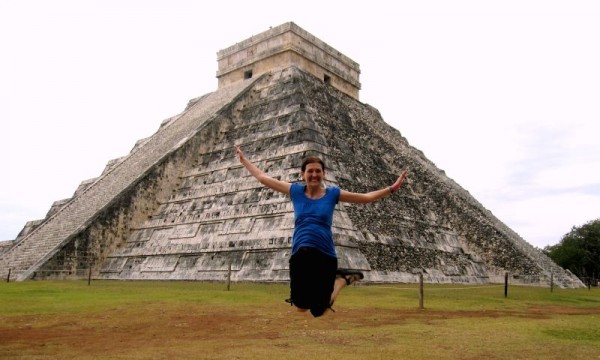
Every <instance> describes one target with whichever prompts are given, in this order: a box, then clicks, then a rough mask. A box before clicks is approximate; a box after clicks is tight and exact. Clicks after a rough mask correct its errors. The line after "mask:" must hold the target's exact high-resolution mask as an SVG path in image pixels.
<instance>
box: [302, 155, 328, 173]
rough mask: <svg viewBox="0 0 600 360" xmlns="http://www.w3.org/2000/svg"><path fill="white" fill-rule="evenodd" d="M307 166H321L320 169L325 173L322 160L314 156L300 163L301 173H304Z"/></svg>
mask: <svg viewBox="0 0 600 360" xmlns="http://www.w3.org/2000/svg"><path fill="white" fill-rule="evenodd" d="M308 164H321V168H322V169H323V171H325V163H324V162H323V160H321V159H320V158H318V157H316V156H309V157H307V158H306V159H305V160H304V162H303V163H302V167H301V168H300V169H301V170H302V172H304V171H306V165H308Z"/></svg>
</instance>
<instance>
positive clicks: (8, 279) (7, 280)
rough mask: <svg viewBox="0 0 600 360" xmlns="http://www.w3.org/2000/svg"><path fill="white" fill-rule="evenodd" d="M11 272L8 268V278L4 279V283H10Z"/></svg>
mask: <svg viewBox="0 0 600 360" xmlns="http://www.w3.org/2000/svg"><path fill="white" fill-rule="evenodd" d="M11 270H12V269H11V268H8V276H7V277H6V282H10V271H11Z"/></svg>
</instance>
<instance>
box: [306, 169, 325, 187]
mask: <svg viewBox="0 0 600 360" xmlns="http://www.w3.org/2000/svg"><path fill="white" fill-rule="evenodd" d="M324 177H325V171H323V168H322V167H321V164H319V163H310V164H306V168H305V169H304V172H303V173H302V178H304V181H305V182H306V185H309V186H321V183H322V182H323V178H324Z"/></svg>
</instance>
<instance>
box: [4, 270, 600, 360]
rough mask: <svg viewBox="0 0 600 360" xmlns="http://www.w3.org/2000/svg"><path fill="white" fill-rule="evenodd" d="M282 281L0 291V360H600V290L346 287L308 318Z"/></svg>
mask: <svg viewBox="0 0 600 360" xmlns="http://www.w3.org/2000/svg"><path fill="white" fill-rule="evenodd" d="M288 293H289V290H288V286H287V284H250V283H234V284H232V286H231V290H230V291H227V290H226V285H225V284H224V283H204V282H119V281H93V282H92V284H91V286H88V285H87V282H86V281H39V282H38V281H31V282H21V283H1V284H0V358H1V359H306V360H308V359H313V358H323V359H399V358H402V359H569V360H576V359H586V360H587V359H600V289H597V288H596V289H592V290H588V289H576V290H572V289H569V290H564V289H555V290H554V292H550V290H549V289H546V288H536V287H518V286H511V287H510V288H509V291H508V297H507V298H505V297H504V287H503V286H451V285H429V284H426V285H425V297H424V298H425V299H424V304H425V309H423V310H420V309H418V293H417V287H416V286H415V285H404V284H401V285H362V286H352V287H350V288H347V289H344V291H343V292H342V294H341V295H340V297H339V298H338V300H337V301H336V303H335V306H334V309H335V311H336V312H335V313H330V314H327V315H326V316H324V317H322V318H318V319H313V318H312V317H311V316H310V315H309V314H306V313H304V314H301V313H297V312H296V311H295V310H294V309H293V308H292V307H290V306H289V305H288V304H286V303H285V302H284V301H283V300H284V299H285V298H286V297H287V295H288Z"/></svg>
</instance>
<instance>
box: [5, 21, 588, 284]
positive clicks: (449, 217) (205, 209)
mask: <svg viewBox="0 0 600 360" xmlns="http://www.w3.org/2000/svg"><path fill="white" fill-rule="evenodd" d="M290 37H291V40H290ZM265 42H268V43H271V44H273V43H275V44H276V46H275V48H276V49H278V51H279V53H277V51H274V50H273V48H269V49H267V50H263V55H261V51H260V50H259V51H254V50H252V49H260V46H258V45H260V44H264V43H265ZM290 43H291V46H290ZM298 43H300V44H298ZM257 44H258V45H257ZM255 45H257V46H256V47H254V46H255ZM303 46H304V48H305V49H304V51H302V47H303ZM306 48H308V50H310V51H307V50H306ZM249 49H250V50H252V51H250V50H249ZM240 51H245V52H246V53H251V54H252V56H257V57H256V58H254V59H252V58H251V59H250V60H249V59H248V57H247V56H246V57H243V56H240V55H239V52H240ZM311 51H312V52H311ZM319 51H321V53H319ZM257 53H258V55H257ZM274 53H277V54H279V55H280V58H279V59H278V60H277V61H276V60H274V59H273V54H274ZM288 53H291V54H288ZM264 54H269V55H268V56H266V55H264ZM323 54H326V55H327V56H331V57H332V58H336V59H338V62H337V63H335V62H333V61H329V62H328V61H327V58H326V56H324V55H323ZM219 55H220V62H219V65H220V71H219V72H218V77H219V89H218V90H217V91H215V92H212V93H209V94H206V95H204V96H202V97H200V98H197V99H193V100H192V101H190V103H189V104H188V107H187V108H186V109H185V110H184V111H183V112H182V113H181V114H179V115H177V116H174V117H172V118H170V119H167V120H165V121H164V122H163V124H161V126H160V128H159V129H158V131H157V132H156V133H155V134H154V135H152V136H151V137H150V138H147V139H143V140H140V141H138V143H137V144H136V145H135V147H134V148H133V150H132V151H131V152H130V154H128V155H126V156H124V157H122V158H119V159H115V160H112V161H111V162H109V163H108V165H107V167H106V169H105V170H104V172H103V173H102V175H101V176H99V177H98V178H96V179H92V180H88V181H85V182H83V183H82V185H81V186H80V187H79V189H77V191H76V192H75V194H74V196H73V197H72V198H71V199H67V200H62V201H58V202H56V203H55V204H54V206H53V207H52V209H51V211H50V212H49V214H48V216H47V217H46V218H45V219H43V220H41V221H37V222H30V223H28V225H27V226H26V227H25V228H24V230H23V232H22V233H21V234H20V235H19V237H18V238H17V239H16V240H14V241H13V243H12V244H10V246H5V247H4V248H3V249H4V250H3V253H1V254H0V272H1V273H0V275H2V276H4V277H5V278H6V277H7V276H9V271H10V274H11V275H10V276H11V279H12V280H26V279H50V278H86V277H87V276H88V275H91V276H92V277H94V278H98V279H123V280H133V279H145V280H224V279H225V278H226V277H227V276H231V279H232V280H234V281H287V280H288V278H289V277H288V258H289V255H290V249H291V236H292V231H293V225H294V221H293V209H292V205H291V202H290V201H289V199H288V198H287V197H286V196H284V195H282V194H279V193H274V192H273V191H271V190H269V189H267V188H265V187H263V186H262V185H261V184H259V183H258V182H257V181H256V180H255V179H254V178H253V177H251V176H250V175H249V173H248V172H247V171H246V170H245V169H244V168H243V167H242V166H241V165H240V164H239V162H238V160H237V158H236V156H235V152H234V145H240V146H242V147H243V149H244V152H245V153H246V155H247V157H249V158H250V159H251V160H252V161H253V162H255V163H256V164H257V165H258V166H259V167H260V168H261V169H263V170H264V171H266V172H267V173H269V174H270V175H271V176H274V177H277V178H280V179H283V180H286V181H290V182H292V181H299V179H298V177H299V167H300V164H301V162H302V160H303V158H304V157H306V156H307V155H318V156H320V157H322V158H323V159H324V160H325V163H326V164H327V178H326V181H327V183H328V184H329V185H339V186H340V187H342V188H343V189H346V190H349V191H357V192H363V191H369V190H372V189H377V188H381V187H384V186H386V185H389V184H390V183H392V182H393V181H394V180H395V178H396V176H397V174H399V173H400V172H401V170H403V169H409V171H410V172H409V177H408V183H407V184H406V186H405V187H404V188H403V190H402V191H400V192H399V193H396V194H394V195H393V196H392V197H388V198H385V199H383V200H381V201H379V202H376V203H372V204H368V205H349V204H339V205H338V208H337V209H336V214H335V217H334V226H333V232H334V241H335V244H336V247H337V252H338V257H339V266H340V267H344V268H352V269H360V270H362V271H364V272H365V281H366V282H415V281H417V278H418V274H419V273H423V274H424V279H425V280H426V281H428V282H440V283H469V284H482V283H502V282H503V281H504V274H505V273H506V272H508V273H509V274H510V275H511V282H512V283H521V284H533V285H547V284H549V281H550V278H551V276H552V277H553V279H554V282H555V284H557V285H559V286H562V287H579V286H583V284H582V283H581V281H579V279H577V278H576V277H575V276H573V275H572V274H571V273H569V272H566V271H564V270H563V269H562V268H560V267H558V266H557V265H555V264H554V263H553V262H552V261H551V260H550V259H549V258H547V257H546V256H544V255H543V254H542V253H541V252H539V251H538V250H537V249H535V248H534V247H533V246H531V245H530V244H528V243H527V242H526V241H525V240H523V239H522V238H520V237H519V236H518V235H517V234H516V233H515V232H513V231H512V230H511V229H509V228H508V227H507V226H506V225H504V224H503V223H502V222H501V221H499V220H498V219H497V218H496V217H494V215H493V214H492V213H491V212H489V211H488V210H486V209H485V208H484V207H483V206H482V205H481V204H480V203H478V202H477V200H476V199H474V198H473V197H472V196H471V195H470V194H469V193H468V192H467V191H466V190H464V189H463V188H461V187H460V186H459V185H458V184H456V183H455V182H454V181H452V180H451V179H449V178H448V177H447V176H446V175H445V174H444V172H443V171H441V170H439V169H437V168H436V166H435V165H434V164H433V163H432V162H431V161H429V160H428V159H427V158H425V156H424V155H423V153H422V152H421V151H419V150H417V149H415V148H413V147H411V146H410V145H409V143H408V142H407V140H406V139H405V138H403V137H402V135H401V134H400V132H399V131H398V130H396V129H394V128H392V127H390V126H389V125H388V124H386V123H385V121H384V120H383V119H382V118H381V116H380V114H379V112H378V111H377V110H376V109H375V108H373V107H371V106H369V105H366V104H363V103H361V102H360V101H359V100H358V99H357V97H358V88H359V87H360V84H359V83H358V75H357V74H358V73H359V72H360V71H359V70H358V64H356V63H353V62H352V61H351V60H349V59H347V58H345V57H344V56H343V55H342V54H341V53H339V52H336V51H335V50H334V49H333V48H331V47H329V46H328V45H326V44H324V43H323V42H321V41H320V40H318V39H316V38H314V37H313V36H312V35H310V34H308V33H307V32H305V31H304V30H302V29H300V28H299V27H297V25H295V24H294V23H287V24H284V25H281V26H280V27H277V28H274V29H271V30H269V31H267V32H265V33H263V34H259V35H258V36H254V37H252V38H251V39H248V40H246V41H245V42H242V43H239V44H236V45H235V46H234V47H232V48H228V49H226V50H223V51H221V52H220V53H219ZM261 56H262V57H261ZM235 58H237V59H238V61H237V62H235V61H234V62H233V65H231V62H232V59H235ZM323 58H325V60H324V62H321V63H320V66H321V67H320V68H318V67H317V69H324V72H325V76H322V75H321V76H319V74H316V73H318V70H315V68H316V67H315V66H312V64H314V62H315V61H317V60H315V59H323ZM340 59H341V60H340ZM221 60H223V62H228V63H229V65H228V66H229V68H228V66H221V65H222V62H221ZM340 61H341V62H340ZM317 63H318V61H317ZM332 63H333V65H331V64H332ZM273 64H275V65H273ZM344 64H346V65H348V66H345V65H344ZM309 65H310V66H309ZM236 78H237V80H236ZM0 251H2V250H0Z"/></svg>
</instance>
